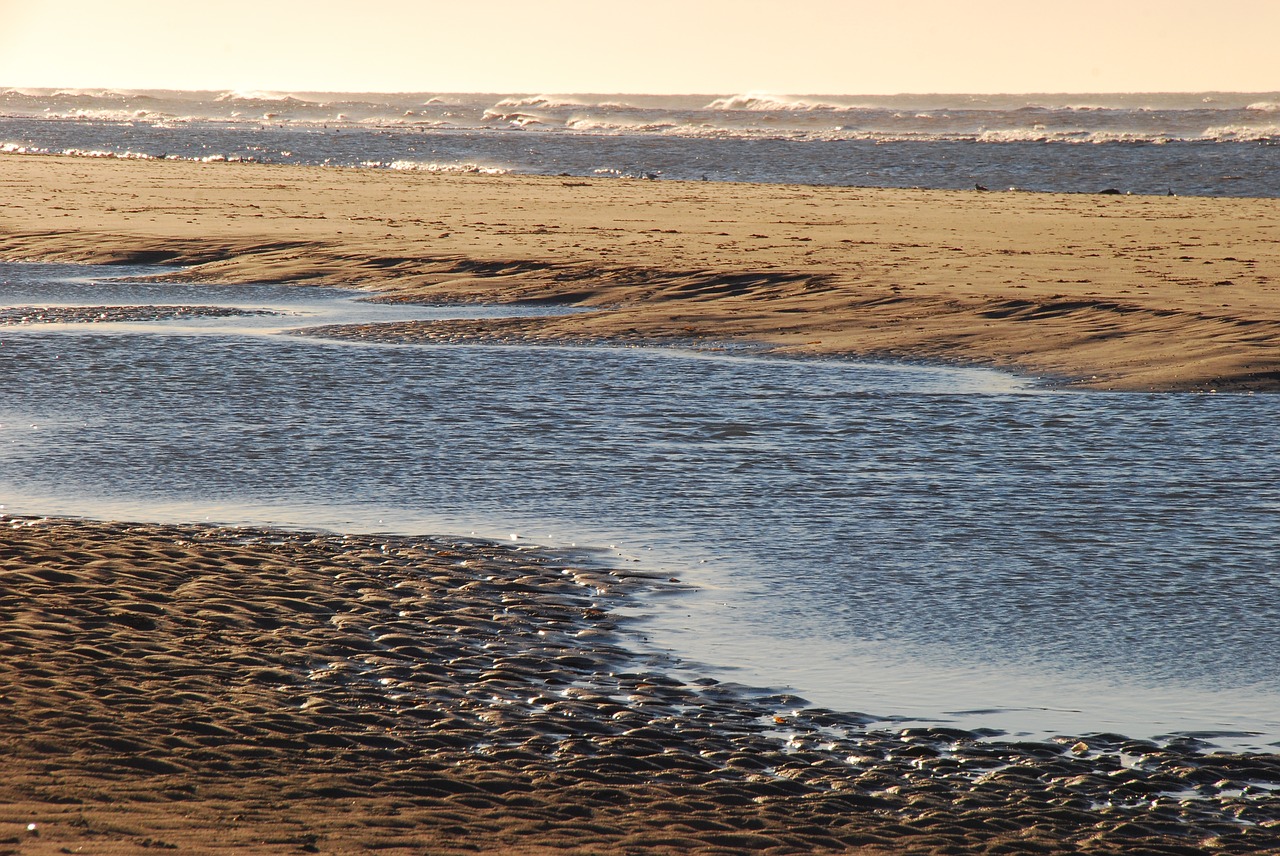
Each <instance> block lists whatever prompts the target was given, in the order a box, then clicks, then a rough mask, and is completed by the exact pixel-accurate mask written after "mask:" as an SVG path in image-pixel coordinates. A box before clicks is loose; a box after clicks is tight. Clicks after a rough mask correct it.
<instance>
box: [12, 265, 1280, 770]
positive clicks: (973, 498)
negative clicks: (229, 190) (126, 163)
mask: <svg viewBox="0 0 1280 856" xmlns="http://www.w3.org/2000/svg"><path fill="white" fill-rule="evenodd" d="M154 272H155V270H154V269H150V270H147V269H120V268H110V269H93V268H85V267H75V266H67V265H30V264H0V505H4V506H5V508H4V509H3V510H4V511H7V512H10V513H34V514H69V515H82V516H89V517H100V518H122V517H123V518H132V519H146V520H194V521H201V520H211V521H214V522H219V523H233V524H235V523H251V524H272V525H284V526H297V527H315V528H325V529H331V530H338V531H395V532H403V533H410V534H413V533H441V534H445V533H449V534H470V533H476V534H479V535H483V536H488V537H495V538H504V539H509V538H511V537H513V536H515V537H518V538H519V540H521V541H527V542H531V543H541V544H547V545H550V546H552V547H554V548H556V549H560V550H564V551H565V552H566V554H567V555H568V554H571V553H574V549H573V548H575V547H576V549H577V550H584V551H591V554H592V555H595V556H598V557H603V558H605V559H606V560H609V561H615V562H630V563H634V564H635V566H637V567H640V568H644V569H649V570H655V571H660V572H662V573H663V574H664V575H672V576H678V577H679V578H680V579H681V580H682V581H684V582H685V583H688V584H690V585H691V586H692V587H693V588H694V590H693V591H690V592H686V593H683V594H678V595H668V596H661V597H654V598H653V599H652V600H651V602H648V603H644V604H642V605H640V606H639V607H637V608H636V610H635V614H636V616H637V621H635V622H634V624H633V627H634V628H635V629H636V631H637V633H638V634H639V636H638V638H637V640H636V644H637V645H641V646H650V647H652V648H653V649H656V650H663V651H670V652H672V654H673V655H674V656H676V657H678V658H680V660H681V662H682V663H683V664H685V665H688V666H689V667H690V668H694V669H697V670H699V671H702V672H705V673H710V674H712V675H714V676H716V677H719V678H721V679H725V680H732V681H738V682H741V683H744V684H749V685H756V686H771V687H790V688H792V689H793V690H794V691H795V692H797V693H799V694H800V695H802V696H804V697H805V698H807V699H808V700H809V701H810V702H811V703H813V704H820V705H823V706H827V707H834V708H839V709H844V710H852V711H860V712H864V713H869V714H872V715H875V716H880V717H884V718H885V719H886V720H888V721H890V722H893V721H902V722H910V721H916V720H919V721H924V722H931V723H933V722H945V723H948V724H954V725H959V726H961V727H965V728H978V727H989V728H993V729H1001V730H1003V731H1005V732H1006V733H1007V736H1008V737H1010V738H1016V737H1020V736H1028V737H1043V736H1046V735H1050V734H1085V733H1089V732H1094V731H1117V732H1121V733H1125V734H1129V735H1131V736H1135V737H1153V736H1166V735H1174V734H1179V735H1183V734H1192V735H1198V736H1201V737H1203V738H1205V739H1207V740H1209V741H1210V742H1211V743H1212V744H1214V745H1217V746H1222V747H1229V748H1245V749H1251V750H1259V751H1271V752H1274V751H1277V747H1278V746H1280V664H1278V663H1280V658H1278V657H1277V656H1276V651H1277V650H1280V522H1278V521H1280V396H1277V395H1183V394H1177V395H1143V394H1100V393H1091V394H1084V393H1078V392H1068V391H1061V390H1051V389H1048V388H1045V387H1041V386H1038V385H1036V384H1035V383H1033V382H1031V381H1027V380H1023V379H1019V378H1015V377H1012V376H1009V375H1004V374H1001V373H997V372H990V371H983V370H962V369H951V368H934V367H913V366H900V365H886V364H870V363H859V362H851V361H834V360H787V359H776V358H768V357H761V356H754V355H751V354H750V353H747V352H734V351H705V350H704V351H698V350H691V349H690V350H682V349H673V348H621V347H617V348H615V347H532V346H528V347H527V346H515V345H473V344H468V345H462V344H443V345H424V346H417V345H371V344H353V343H346V342H335V341H328V340H323V339H317V338H308V337H304V336H295V335H282V332H283V331H287V330H290V329H296V328H300V327H306V326H310V325H318V324H334V323H347V322H351V323H367V322H370V321H376V320H403V319H407V318H446V317H466V316H474V315H477V314H490V313H506V314H512V313H514V312H523V313H527V312H529V311H531V310H528V309H527V308H526V309H521V310H516V309H512V308H506V309H499V308H480V307H414V306H389V305H379V304H371V303H368V302H361V301H359V300H357V299H356V298H357V297H358V295H352V294H351V293H349V292H341V291H332V290H323V289H303V288H289V287H282V286H268V285H245V286H211V285H189V284H181V283H155V282H146V283H139V282H129V281H126V280H121V279H113V278H114V277H120V276H122V275H136V274H142V273H154ZM17 307H21V308H17ZM71 307H92V309H72V308H71ZM122 307H131V308H128V309H122ZM139 307H143V308H139ZM145 307H153V308H151V309H147V308H145ZM154 307H163V308H162V309H154ZM201 307H203V308H201ZM210 307H218V308H217V309H216V310H215V309H212V308H210ZM228 310H234V311H235V314H228ZM38 316H43V317H38ZM571 545H573V547H571Z"/></svg>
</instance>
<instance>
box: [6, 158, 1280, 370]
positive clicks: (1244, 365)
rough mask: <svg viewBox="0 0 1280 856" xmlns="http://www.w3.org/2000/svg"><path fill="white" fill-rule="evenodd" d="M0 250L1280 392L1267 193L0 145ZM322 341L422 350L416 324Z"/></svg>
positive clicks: (675, 329)
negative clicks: (317, 162) (167, 154)
mask: <svg viewBox="0 0 1280 856" xmlns="http://www.w3.org/2000/svg"><path fill="white" fill-rule="evenodd" d="M0 192H2V193H3V200H4V201H3V205H2V206H0V258H5V259H32V260H35V259H43V260H53V259H61V260H76V261H94V262H110V261H144V262H168V263H175V264H187V265H195V268H194V270H193V271H190V272H189V274H188V275H189V276H193V277H196V278H198V279H201V280H206V281H209V282H219V281H240V282H244V281H252V280H272V281H287V282H297V283H326V284H334V285H348V286H355V287H359V288H365V289H370V290H373V291H378V292H381V293H383V294H387V295H391V296H392V299H405V300H416V301H441V302H444V301H460V300H461V301H490V302H507V301H517V300H540V301H556V302H564V303H574V304H577V305H580V306H583V307H587V308H591V309H595V310H598V311H592V312H586V313H582V314H576V315H572V316H561V317H553V318H542V319H538V320H530V321H525V322H521V323H520V324H518V325H517V324H514V323H513V322H509V321H503V322H493V327H492V328H482V329H477V330H473V331H470V333H469V335H475V336H480V337H492V336H494V335H498V336H503V337H508V338H511V337H516V338H525V339H528V338H534V339H541V338H550V339H557V340H564V339H571V340H580V339H590V340H599V339H607V340H615V341H616V340H643V341H669V340H675V339H684V340H687V339H700V340H711V341H718V340H734V341H754V342H759V343H763V344H766V345H769V346H772V347H776V348H779V349H781V350H783V351H786V352H798V353H815V354H835V353H839V354H857V355H863V356H879V357H894V358H900V359H911V360H927V361H943V362H960V363H968V364H978V365H988V366H1001V367H1007V368H1011V369H1014V370H1017V371H1020V372H1023V373H1026V374H1030V375H1040V376H1046V377H1049V378H1052V379H1055V380H1059V381H1062V382H1065V383H1072V384H1076V385H1079V386H1084V387H1090V388H1098V389H1125V390H1148V389H1151V390H1209V389H1217V390H1223V391H1225V390H1276V389H1280V200H1274V199H1205V198H1177V197H1125V196H1103V195H1061V194H1030V193H1016V192H1007V193H979V192H976V191H975V192H950V191H912V190H881V189H861V188H838V187H793V186H781V185H778V186H771V185H770V186H762V185H742V184H714V183H704V182H698V183H679V182H666V181H629V180H616V179H601V180H590V181H588V180H581V179H567V178H538V177H521V176H468V175H426V174H413V173H395V172H386V171H372V170H348V169H324V168H305V167H276V166H266V165H255V164H225V163H219V164H193V163H180V162H163V161H120V160H108V159H103V160H95V159H88V158H80V159H71V158H57V157H39V156H20V155H4V156H0ZM331 332H332V333H333V334H334V335H359V336H362V337H364V338H370V339H378V338H382V337H386V338H388V339H389V340H391V341H421V340H424V339H428V338H431V337H433V336H438V335H439V333H440V331H439V330H437V329H435V328H433V327H432V326H431V325H430V324H426V323H421V324H414V325H408V326H407V327H404V326H402V327H401V328H398V329H380V328H379V329H372V328H371V329H365V330H361V331H331Z"/></svg>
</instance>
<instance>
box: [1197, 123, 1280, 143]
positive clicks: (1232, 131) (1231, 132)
mask: <svg viewBox="0 0 1280 856" xmlns="http://www.w3.org/2000/svg"><path fill="white" fill-rule="evenodd" d="M1204 138H1205V139H1206V140H1214V141H1217V142H1265V141H1269V140H1280V125H1220V126H1217V127H1214V128H1208V129H1206V130H1205V132H1204Z"/></svg>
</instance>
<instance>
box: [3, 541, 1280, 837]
mask: <svg viewBox="0 0 1280 856" xmlns="http://www.w3.org/2000/svg"><path fill="white" fill-rule="evenodd" d="M2 522H3V526H2V527H0V583H2V585H3V588H2V589H0V616H2V617H3V622H2V623H0V674H2V676H3V677H2V680H3V687H4V690H3V693H2V694H0V712H2V713H3V715H2V716H0V747H2V748H0V756H2V757H3V764H4V770H5V777H4V780H3V782H0V836H3V838H2V839H0V840H3V842H4V843H6V844H8V845H11V846H14V847H17V848H19V849H16V850H13V851H12V852H22V853H45V852H48V853H55V852H81V849H83V851H84V852H97V853H132V852H146V851H152V850H155V849H177V850H181V851H184V852H196V853H203V852H225V851H230V850H237V851H242V852H243V851H245V850H250V851H252V852H259V853H297V852H356V851H362V850H366V849H377V850H379V851H381V852H389V853H410V852H419V853H420V852H424V851H425V852H440V853H460V852H475V851H477V850H482V851H490V852H497V851H501V852H529V853H535V852H538V853H540V852H553V851H562V850H567V851H569V852H580V853H587V852H601V853H623V852H636V851H643V852H693V853H723V854H729V853H740V852H744V851H746V850H751V851H757V850H758V851H760V852H766V853H808V852H825V851H850V850H863V851H865V852H892V853H904V852H911V853H951V852H958V851H959V852H970V853H984V852H991V853H997V852H1015V851H1016V852H1039V853H1068V852H1094V853H1122V852H1135V851H1134V848H1135V847H1140V848H1141V851H1142V852H1146V853H1169V854H1175V853H1191V852H1223V853H1245V852H1266V851H1267V850H1268V849H1271V850H1274V849H1275V848H1276V847H1277V845H1278V844H1280V833H1278V832H1277V830H1280V803H1278V802H1277V800H1276V798H1275V789H1276V788H1277V787H1280V763H1277V759H1276V758H1275V757H1274V756H1232V755H1223V754H1217V755H1203V754H1199V753H1198V751H1197V750H1196V748H1195V746H1194V745H1192V744H1190V743H1183V744H1180V745H1167V746H1157V745H1156V744H1153V743H1145V742H1141V741H1128V740H1125V739H1124V738H1122V737H1119V736H1117V735H1093V736H1085V737H1084V738H1083V739H1081V740H1079V741H1077V742H1073V743H1068V742H1067V741H1063V742H1060V743H1053V742H1050V743H1028V744H1011V745H1003V746H996V745H991V744H984V743H981V742H977V738H979V737H981V735H979V734H974V733H970V732H965V731H960V730H954V729H908V730H903V731H899V732H888V731H868V730H867V729H866V725H865V722H864V721H863V720H860V719H859V718H858V717H857V716H852V715H841V714H838V713H835V712H833V711H829V710H821V709H814V708H808V707H806V706H805V704H804V702H803V701H802V700H799V699H796V698H794V697H788V696H778V695H768V694H760V693H751V692H750V691H748V690H745V689H743V688H739V687H734V686H730V685H723V684H717V683H716V682H714V681H711V680H701V681H695V682H693V683H686V682H685V681H683V680H680V679H677V678H673V677H672V676H671V675H670V674H669V670H667V669H666V666H665V664H664V663H663V662H662V661H660V660H659V661H654V660H646V659H642V658H638V657H636V656H635V655H633V654H631V653H628V652H627V651H626V650H625V649H624V648H623V647H621V646H620V645H619V644H618V637H617V635H616V632H615V631H616V620H617V619H616V618H615V615H614V613H613V612H612V610H613V609H614V608H615V607H616V606H618V605H619V604H621V603H623V602H625V601H626V599H627V598H628V597H630V596H633V595H634V594H635V593H636V592H637V591H638V590H643V589H653V588H655V587H657V588H662V587H668V586H675V585H677V584H676V583H673V582H668V581H664V580H660V579H653V578H646V577H636V576H629V575H626V574H624V573H621V572H618V571H610V570H605V569H598V568H596V569H593V568H582V567H566V566H564V565H562V564H560V563H558V562H557V561H555V560H553V559H551V558H550V557H549V556H547V555H545V554H543V553H540V552H538V551H531V550H520V549H515V548H511V547H501V546H497V545H493V544H488V543H483V542H472V541H458V540H441V539H424V538H404V537H396V538H391V537H382V536H364V537H351V536H338V535H323V534H315V533H301V532H284V531H270V530H249V529H227V528H216V527H202V526H154V525H137V524H124V523H95V522H88V521H74V520H59V519H48V518H6V519H4V520H3V521H2Z"/></svg>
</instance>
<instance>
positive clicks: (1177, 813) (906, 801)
mask: <svg viewBox="0 0 1280 856" xmlns="http://www.w3.org/2000/svg"><path fill="white" fill-rule="evenodd" d="M0 200H3V201H0V259H7V260H32V261H37V260H39V261H78V262H116V263H121V262H146V263H165V264H174V265H184V266H187V269H186V270H185V271H183V273H182V277H183V279H187V280H192V279H194V280H196V281H200V282H207V283H209V284H210V288H211V289H216V287H217V284H219V283H231V282H252V281H273V282H287V283H295V284H298V285H301V286H306V285H319V284H324V285H339V286H348V287H355V288H360V289H364V290H367V291H369V292H371V293H376V294H377V295H379V296H380V298H381V299H385V300H397V301H415V302H451V301H465V302H475V301H483V302H515V301H538V302H556V303H567V304H573V305H576V306H579V307H581V308H583V309H585V310H586V311H582V312H579V313H576V314H573V315H561V316H549V317H538V318H527V319H525V318H522V319H509V318H508V319H492V320H472V321H464V322H459V321H453V322H403V323H397V324H385V325H369V326H363V327H340V328H330V329H326V330H323V331H319V333H318V334H320V335H326V336H335V337H355V338H361V339H366V340H371V341H388V342H397V341H401V342H419V341H441V340H445V341H448V340H454V341H462V340H481V341H490V340H513V341H579V340H590V341H612V342H673V341H689V340H693V341H698V342H702V343H704V344H706V343H717V342H742V343H757V344H759V345H762V346H765V347H772V348H776V349H777V350H778V351H780V352H783V353H792V354H842V355H861V356H868V357H889V358H895V359H903V360H919V361H928V362H935V361H937V362H947V363H959V364H969V365H984V366H998V367H1005V368H1008V369H1011V370H1014V371H1017V372H1020V373H1023V374H1027V375H1034V376H1042V377H1045V378H1046V379H1049V380H1051V381H1054V382H1060V383H1065V384H1071V385H1074V386H1079V387H1087V388H1092V389H1099V390H1105V389H1114V390H1160V391H1175V390H1196V391H1208V390H1218V391H1259V392H1271V391H1276V390H1278V389H1280V200H1255V199H1207V198H1177V197H1124V196H1113V195H1073V196H1066V195H1048V194H1026V193H1009V192H986V193H982V192H965V193H959V192H944V191H908V190H868V189H858V188H836V187H793V186H780V185H778V186H770V185H725V184H713V183H677V182H666V181H640V180H636V181H632V180H621V179H613V180H582V179H571V178H567V177H566V178H536V177H517V176H477V175H430V174H420V173H398V172H392V171H373V170H348V169H322V168H304V167H275V166H264V165H255V164H234V163H212V164H200V163H190V162H165V161H126V160H114V159H90V158H77V159H71V158H59V157H43V156H8V155H6V156H0ZM71 320H76V319H71ZM681 585H682V584H681V583H680V582H679V581H678V580H674V579H668V578H665V577H652V576H646V575H643V574H634V573H627V572H625V571H623V570H618V569H610V568H607V567H580V566H568V565H566V564H564V562H563V561H562V560H560V559H557V558H556V557H555V556H554V555H553V554H551V553H547V552H543V551H540V550H538V549H536V548H526V547H518V546H513V545H500V544H493V543H488V542H484V541H479V540H462V539H453V538H441V537H426V536H424V537H408V536H395V537H392V536H372V535H361V536H351V535H335V534H324V533H306V532H294V531H277V530H254V529H241V528H224V527H216V526H204V525H194V524H193V525H160V524H154V523H123V522H100V521H88V520H76V519H58V518H42V517H30V516H26V517H23V516H7V517H6V516H3V515H0V672H3V677H2V678H0V761H2V764H3V770H4V772H5V776H4V780H3V781H2V782H0V856H3V854H6V853H12V854H19V853H20V854H24V856H27V854H45V853H48V854H54V853H79V852H83V853H100V854H118V853H143V852H156V851H158V850H175V851H179V852H188V853H217V852H229V851H233V850H234V851H238V852H252V853H282V854H283V853H308V852H322V853H357V852H369V851H372V850H377V851H381V852H387V853H406V854H408V853H440V854H454V853H474V852H501V853H517V854H520V853H526V854H535V853H552V852H556V853H560V852H567V853H580V854H588V853H600V854H630V853H677V852H680V853H696V854H734V853H743V852H757V851H758V852H762V853H777V854H783V853H787V854H790V853H795V854H801V853H815V852H860V853H885V854H889V853H893V854H900V853H910V854H915V853H918V854H959V853H965V854H967V853H990V854H998V853H1045V854H1057V853H1063V854H1065V853H1116V854H1119V853H1126V854H1128V853H1150V854H1170V855H1171V856H1172V854H1194V853H1231V854H1236V853H1280V799H1277V797H1276V794H1277V788H1280V756H1277V755H1274V754H1272V755H1236V754H1229V753H1223V752H1213V751H1211V747H1209V746H1208V745H1207V744H1203V743H1201V742H1199V741H1197V740H1195V739H1192V738H1185V739H1181V740H1176V741H1173V742H1171V743H1167V744H1156V743H1150V742H1145V741H1137V740H1131V739H1128V738H1127V737H1125V736H1123V735H1116V734H1078V735H1069V736H1063V737H1062V738H1061V739H1059V740H1053V741H1045V742H1013V743H1008V742H1003V743H1002V742H992V741H990V740H987V739H985V738H987V737H990V736H991V735H989V734H983V733H980V732H970V731H964V730H960V729H951V728H905V729H885V728H883V727H882V726H877V727H873V726H872V723H873V722H875V720H872V719H871V718H870V717H863V716H861V715H859V714H855V713H848V712H839V711H832V710H825V709H818V708H814V707H811V706H810V705H809V703H808V702H806V701H805V700H803V699H799V698H796V697H793V696H787V695H782V694H777V693H774V692H770V691H767V690H756V689H752V688H749V687H741V686H734V685H727V684H721V683H717V682H716V681H714V680H712V679H710V678H701V679H692V680H691V679H690V678H689V677H688V676H687V674H685V676H684V677H679V676H677V674H676V672H677V670H675V669H673V668H672V667H671V664H670V663H668V662H667V661H666V660H665V658H663V657H661V656H659V655H652V654H649V655H641V654H637V653H636V652H635V650H634V648H633V647H631V646H629V645H628V636H627V633H626V627H625V621H626V619H625V618H623V617H621V616H622V615H623V614H624V613H623V612H621V611H620V609H619V608H620V607H623V606H626V605H628V604H630V603H633V602H635V601H636V599H637V598H644V597H653V596H655V594H656V592H659V591H664V590H675V591H678V590H679V589H680V587H681ZM681 674H684V673H681Z"/></svg>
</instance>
